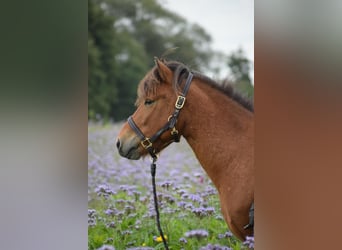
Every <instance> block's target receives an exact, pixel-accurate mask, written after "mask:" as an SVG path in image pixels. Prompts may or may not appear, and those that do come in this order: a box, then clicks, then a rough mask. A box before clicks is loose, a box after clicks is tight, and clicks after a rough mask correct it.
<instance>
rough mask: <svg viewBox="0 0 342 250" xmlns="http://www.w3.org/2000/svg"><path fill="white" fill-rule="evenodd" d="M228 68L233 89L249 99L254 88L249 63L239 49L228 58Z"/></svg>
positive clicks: (252, 94)
mask: <svg viewBox="0 0 342 250" xmlns="http://www.w3.org/2000/svg"><path fill="white" fill-rule="evenodd" d="M227 64H228V67H229V68H230V71H231V77H232V80H231V81H232V82H233V83H234V84H235V87H236V88H237V89H238V90H239V91H240V92H242V93H243V94H245V95H246V96H247V97H249V98H253V96H254V87H253V85H252V81H251V77H250V75H249V74H250V71H251V67H252V63H251V61H249V60H248V58H247V57H246V56H245V54H244V52H243V50H242V49H241V48H239V49H238V50H237V51H234V52H232V53H231V54H230V55H229V56H228V63H227Z"/></svg>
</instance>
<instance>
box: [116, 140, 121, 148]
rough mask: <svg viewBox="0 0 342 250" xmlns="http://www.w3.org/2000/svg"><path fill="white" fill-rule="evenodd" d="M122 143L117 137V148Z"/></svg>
mask: <svg viewBox="0 0 342 250" xmlns="http://www.w3.org/2000/svg"><path fill="white" fill-rule="evenodd" d="M120 145H121V143H120V140H119V139H117V140H116V147H117V148H120Z"/></svg>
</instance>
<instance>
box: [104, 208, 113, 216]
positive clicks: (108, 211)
mask: <svg viewBox="0 0 342 250" xmlns="http://www.w3.org/2000/svg"><path fill="white" fill-rule="evenodd" d="M105 214H106V215H109V216H113V215H115V210H113V209H110V208H109V209H107V210H106V211H105Z"/></svg>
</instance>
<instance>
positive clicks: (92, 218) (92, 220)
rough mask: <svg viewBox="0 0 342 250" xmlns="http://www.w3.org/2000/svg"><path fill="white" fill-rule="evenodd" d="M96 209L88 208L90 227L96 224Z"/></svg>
mask: <svg viewBox="0 0 342 250" xmlns="http://www.w3.org/2000/svg"><path fill="white" fill-rule="evenodd" d="M96 215H97V213H96V210H95V209H88V227H94V226H96Z"/></svg>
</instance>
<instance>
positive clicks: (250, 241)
mask: <svg viewBox="0 0 342 250" xmlns="http://www.w3.org/2000/svg"><path fill="white" fill-rule="evenodd" d="M242 244H243V245H245V246H247V247H248V248H251V249H254V236H246V240H245V241H244V242H243V243H242Z"/></svg>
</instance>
